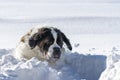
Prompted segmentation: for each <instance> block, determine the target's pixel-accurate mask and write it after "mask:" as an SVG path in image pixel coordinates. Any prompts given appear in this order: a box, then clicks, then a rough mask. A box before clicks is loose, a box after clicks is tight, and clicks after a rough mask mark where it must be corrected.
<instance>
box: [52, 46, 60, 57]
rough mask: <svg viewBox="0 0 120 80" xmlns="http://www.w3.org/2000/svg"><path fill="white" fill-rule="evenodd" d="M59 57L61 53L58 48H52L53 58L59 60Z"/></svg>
mask: <svg viewBox="0 0 120 80" xmlns="http://www.w3.org/2000/svg"><path fill="white" fill-rule="evenodd" d="M60 56H61V51H60V48H59V47H54V48H53V58H55V59H59V58H60Z"/></svg>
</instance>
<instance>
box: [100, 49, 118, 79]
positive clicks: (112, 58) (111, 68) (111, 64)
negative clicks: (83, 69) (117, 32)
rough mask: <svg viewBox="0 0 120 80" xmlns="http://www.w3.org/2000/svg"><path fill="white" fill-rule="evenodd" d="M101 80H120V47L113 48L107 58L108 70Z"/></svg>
mask: <svg viewBox="0 0 120 80" xmlns="http://www.w3.org/2000/svg"><path fill="white" fill-rule="evenodd" d="M99 80H120V47H113V49H112V51H111V54H110V55H108V56H107V68H106V69H105V71H104V72H103V73H102V75H101V77H100V79H99Z"/></svg>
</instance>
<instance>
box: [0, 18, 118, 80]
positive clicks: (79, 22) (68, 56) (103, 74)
mask: <svg viewBox="0 0 120 80" xmlns="http://www.w3.org/2000/svg"><path fill="white" fill-rule="evenodd" d="M119 21H120V18H112V17H110V18H106V17H72V18H53V19H51V18H42V19H1V21H0V22H1V23H0V26H4V27H0V32H1V34H0V36H1V40H0V44H1V45H0V48H1V49H0V80H39V79H41V80H99V79H100V80H119V79H120V77H119V76H118V75H119V72H120V71H119V65H120V62H119V60H120V55H119V52H120V37H119V35H120V33H119V32H120V27H119V26H120V23H119ZM46 22H47V23H46ZM39 24H41V25H42V24H47V25H51V26H57V28H59V29H61V30H62V31H63V32H64V33H65V34H66V35H67V36H68V38H69V39H70V42H71V43H72V46H73V50H72V51H71V52H69V51H67V50H66V53H65V54H64V55H63V56H62V59H61V60H59V61H58V62H57V64H55V65H50V64H48V63H47V62H42V61H39V60H37V59H36V58H32V59H30V60H21V61H19V60H17V59H16V58H14V50H15V46H16V43H17V42H18V40H19V37H20V36H21V35H23V34H24V33H25V32H27V31H28V30H29V29H30V28H32V26H35V25H39ZM10 26H11V27H10ZM68 26H69V28H68Z"/></svg>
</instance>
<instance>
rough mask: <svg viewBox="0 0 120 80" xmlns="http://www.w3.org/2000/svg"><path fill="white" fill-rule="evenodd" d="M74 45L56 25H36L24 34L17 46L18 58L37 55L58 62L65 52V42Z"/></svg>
mask: <svg viewBox="0 0 120 80" xmlns="http://www.w3.org/2000/svg"><path fill="white" fill-rule="evenodd" d="M64 43H65V44H66V46H67V48H68V49H69V50H72V46H71V44H70V42H69V39H68V38H67V37H66V36H65V34H64V33H63V32H61V31H60V30H59V29H57V28H54V27H42V28H39V27H36V28H32V29H31V30H30V31H29V32H28V33H26V34H25V35H23V36H22V37H21V39H20V41H19V43H18V45H17V47H16V53H15V56H16V58H17V59H22V58H25V59H31V58H32V57H36V58H37V59H39V60H41V61H45V60H46V61H48V62H56V61H57V60H58V59H60V57H61V55H62V54H63V53H64V51H65V50H64V47H63V44H64Z"/></svg>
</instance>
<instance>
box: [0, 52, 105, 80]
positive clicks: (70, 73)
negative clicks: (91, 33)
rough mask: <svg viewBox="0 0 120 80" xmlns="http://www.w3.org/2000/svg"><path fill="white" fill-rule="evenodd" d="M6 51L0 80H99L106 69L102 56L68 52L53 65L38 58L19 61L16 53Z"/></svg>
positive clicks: (0, 65)
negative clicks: (14, 54) (15, 56)
mask: <svg viewBox="0 0 120 80" xmlns="http://www.w3.org/2000/svg"><path fill="white" fill-rule="evenodd" d="M6 51H7V52H8V54H6V55H3V56H2V58H1V59H0V80H80V79H83V80H98V78H99V77H100V74H101V72H102V71H103V70H104V69H105V68H106V57H105V56H102V55H83V54H80V53H76V52H75V53H70V52H68V53H65V54H64V56H62V59H61V60H59V61H58V62H57V63H56V64H54V65H53V64H52V65H51V64H48V63H47V62H41V61H39V60H37V59H36V58H32V59H30V60H27V61H26V60H21V61H19V60H17V59H15V58H14V56H13V53H14V51H13V52H11V50H6ZM6 51H5V50H4V51H3V52H2V54H4V53H6Z"/></svg>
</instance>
